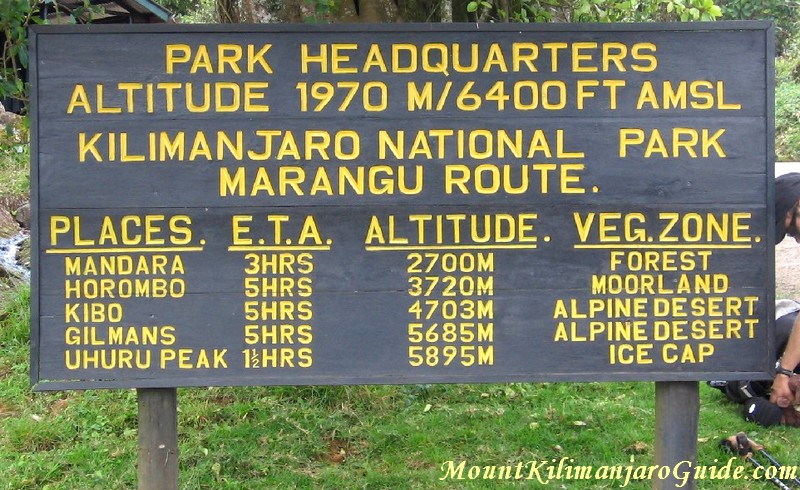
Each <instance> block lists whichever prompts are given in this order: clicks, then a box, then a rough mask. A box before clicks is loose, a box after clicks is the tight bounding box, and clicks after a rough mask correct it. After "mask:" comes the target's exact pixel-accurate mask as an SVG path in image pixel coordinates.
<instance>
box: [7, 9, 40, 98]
mask: <svg viewBox="0 0 800 490" xmlns="http://www.w3.org/2000/svg"><path fill="white" fill-rule="evenodd" d="M36 12H37V10H36V0H3V1H2V2H0V33H2V41H3V51H2V58H1V59H2V67H1V68H0V98H6V97H11V98H15V99H20V100H23V101H27V98H28V87H27V85H26V83H25V79H24V75H23V70H25V69H27V68H28V37H27V33H26V29H27V28H28V25H29V24H30V23H31V22H33V21H34V19H35V15H36Z"/></svg>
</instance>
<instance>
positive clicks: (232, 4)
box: [217, 0, 242, 24]
mask: <svg viewBox="0 0 800 490" xmlns="http://www.w3.org/2000/svg"><path fill="white" fill-rule="evenodd" d="M217 16H218V17H219V21H220V23H222V24H237V23H239V22H241V20H242V19H241V16H240V15H239V2H238V1H237V0H217Z"/></svg>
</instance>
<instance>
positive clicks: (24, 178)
mask: <svg viewBox="0 0 800 490" xmlns="http://www.w3.org/2000/svg"><path fill="white" fill-rule="evenodd" d="M29 123H30V119H29V118H28V117H27V116H26V117H15V118H14V121H13V122H8V123H4V122H2V121H0V173H1V174H2V175H3V178H2V179H0V196H18V195H25V194H27V193H28V189H29V188H30V174H29V168H30V145H28V139H29V128H28V126H29Z"/></svg>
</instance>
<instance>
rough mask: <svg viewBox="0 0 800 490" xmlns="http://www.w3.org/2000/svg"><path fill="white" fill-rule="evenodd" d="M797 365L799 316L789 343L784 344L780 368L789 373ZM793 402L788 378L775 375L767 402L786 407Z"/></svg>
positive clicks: (799, 358)
mask: <svg viewBox="0 0 800 490" xmlns="http://www.w3.org/2000/svg"><path fill="white" fill-rule="evenodd" d="M798 364H800V315H798V316H797V318H795V321H794V325H793V326H792V333H791V334H790V335H789V341H788V342H787V343H786V348H785V349H784V351H783V355H782V356H781V366H783V367H784V368H786V369H788V370H790V371H794V368H796V367H797V365H798ZM793 400H794V395H792V392H791V390H790V389H789V377H788V376H784V375H782V374H777V375H775V380H774V381H773V382H772V393H770V396H769V401H771V402H772V403H777V404H778V405H780V406H783V407H786V406H789V404H791V403H792V402H793Z"/></svg>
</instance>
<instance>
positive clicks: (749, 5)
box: [721, 0, 800, 55]
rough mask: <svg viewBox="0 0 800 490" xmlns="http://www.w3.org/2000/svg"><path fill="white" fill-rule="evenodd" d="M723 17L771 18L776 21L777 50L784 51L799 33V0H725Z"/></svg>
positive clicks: (733, 18)
mask: <svg viewBox="0 0 800 490" xmlns="http://www.w3.org/2000/svg"><path fill="white" fill-rule="evenodd" d="M721 7H722V18H723V19H732V20H756V19H770V20H773V21H774V22H775V31H776V32H775V38H776V51H777V53H778V54H779V55H781V54H783V53H784V50H785V48H786V47H787V43H789V42H791V40H792V38H794V37H796V35H797V33H798V22H797V14H798V8H799V7H800V1H797V0H725V1H723V2H722V5H721Z"/></svg>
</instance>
